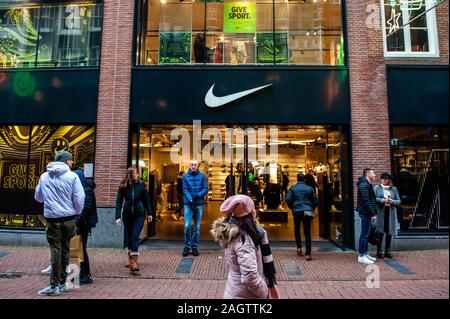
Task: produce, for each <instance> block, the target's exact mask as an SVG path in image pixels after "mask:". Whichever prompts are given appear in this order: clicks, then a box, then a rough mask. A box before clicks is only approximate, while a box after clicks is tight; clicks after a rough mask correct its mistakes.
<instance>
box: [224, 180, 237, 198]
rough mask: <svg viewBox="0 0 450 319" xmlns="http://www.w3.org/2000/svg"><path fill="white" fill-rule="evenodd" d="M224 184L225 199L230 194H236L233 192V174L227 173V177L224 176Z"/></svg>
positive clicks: (234, 183) (234, 182)
mask: <svg viewBox="0 0 450 319" xmlns="http://www.w3.org/2000/svg"><path fill="white" fill-rule="evenodd" d="M225 185H226V188H227V190H226V192H227V193H226V195H225V199H227V198H228V197H230V196H233V195H235V194H236V192H235V187H236V176H234V175H231V174H229V175H227V178H225Z"/></svg>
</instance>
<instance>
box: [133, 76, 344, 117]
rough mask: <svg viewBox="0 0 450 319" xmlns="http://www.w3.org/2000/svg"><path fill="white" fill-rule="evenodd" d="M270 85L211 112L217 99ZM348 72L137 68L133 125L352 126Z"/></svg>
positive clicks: (134, 81)
mask: <svg viewBox="0 0 450 319" xmlns="http://www.w3.org/2000/svg"><path fill="white" fill-rule="evenodd" d="M267 84H272V85H271V86H268V87H266V88H264V89H262V90H259V91H257V92H254V93H252V94H249V95H247V96H245V97H242V98H240V99H238V100H235V101H233V102H231V103H229V104H225V105H223V106H220V107H215V108H211V107H208V106H206V104H205V96H206V94H207V92H208V90H210V88H211V87H212V85H214V90H213V93H214V95H215V96H216V97H223V96H227V95H230V94H234V93H237V92H242V91H245V90H249V89H253V88H256V87H260V86H264V85H267ZM349 105H350V100H349V87H348V71H347V70H345V69H302V70H299V69H277V70H273V69H272V70H270V69H258V68H253V69H226V70H224V69H221V70H218V69H195V70H192V69H172V68H166V69H154V70H148V69H134V70H133V71H132V89H131V122H132V123H166V124H168V123H181V122H184V123H189V122H192V120H194V119H199V120H202V122H204V123H210V124H214V123H222V124H251V123H258V124H270V123H283V124H348V123H350V107H349Z"/></svg>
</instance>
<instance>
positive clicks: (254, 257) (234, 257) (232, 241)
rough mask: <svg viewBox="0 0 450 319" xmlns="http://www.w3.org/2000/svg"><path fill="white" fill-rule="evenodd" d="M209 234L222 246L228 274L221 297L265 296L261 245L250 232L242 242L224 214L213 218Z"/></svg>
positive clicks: (263, 297)
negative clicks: (257, 245)
mask: <svg viewBox="0 0 450 319" xmlns="http://www.w3.org/2000/svg"><path fill="white" fill-rule="evenodd" d="M211 234H212V236H213V238H214V240H215V241H217V242H219V244H220V245H221V246H223V247H224V248H225V260H226V263H227V266H228V277H227V282H226V285H225V292H224V295H223V297H224V298H225V299H255V298H258V299H266V298H267V293H268V287H267V286H268V285H267V281H266V279H265V277H264V275H263V273H264V272H263V261H262V256H261V249H260V248H259V247H258V248H257V247H256V246H255V244H254V243H253V241H252V239H251V238H250V236H249V235H247V234H246V235H245V241H244V242H242V239H241V236H240V234H239V229H238V227H237V226H236V225H235V224H232V223H231V224H230V223H228V222H227V221H226V219H225V218H224V217H221V218H218V219H216V220H215V221H214V223H213V225H212V229H211Z"/></svg>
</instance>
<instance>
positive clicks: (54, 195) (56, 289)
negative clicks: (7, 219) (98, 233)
mask: <svg viewBox="0 0 450 319" xmlns="http://www.w3.org/2000/svg"><path fill="white" fill-rule="evenodd" d="M72 165H73V160H72V154H70V153H69V152H67V151H59V152H58V153H57V154H56V156H55V161H54V162H51V163H49V164H48V165H47V171H46V172H44V173H43V174H42V175H41V177H40V178H39V182H38V185H37V186H36V191H35V193H34V198H35V199H36V200H37V201H38V202H40V203H44V218H45V220H46V222H47V228H46V236H47V241H48V243H49V245H50V252H51V263H52V267H51V268H52V274H51V276H50V286H48V287H46V288H44V289H42V290H39V291H38V294H39V295H41V296H54V295H59V294H60V292H67V291H69V284H68V283H66V279H67V266H68V265H69V252H70V239H71V238H72V237H73V236H74V235H75V228H76V226H75V217H76V216H77V215H79V214H81V212H82V210H83V206H84V198H85V195H84V190H83V186H82V185H81V182H80V179H79V178H78V176H77V175H76V174H75V173H74V172H72V171H71V170H70V168H71V167H72Z"/></svg>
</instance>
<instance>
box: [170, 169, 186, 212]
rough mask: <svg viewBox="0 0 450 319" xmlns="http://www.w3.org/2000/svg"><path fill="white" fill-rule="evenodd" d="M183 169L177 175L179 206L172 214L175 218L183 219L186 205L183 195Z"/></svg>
mask: <svg viewBox="0 0 450 319" xmlns="http://www.w3.org/2000/svg"><path fill="white" fill-rule="evenodd" d="M183 174H184V172H183V171H180V172H179V173H178V176H177V200H178V206H177V209H176V210H175V213H174V214H172V218H173V219H175V220H181V219H183V218H184V217H183V205H184V196H183Z"/></svg>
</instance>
